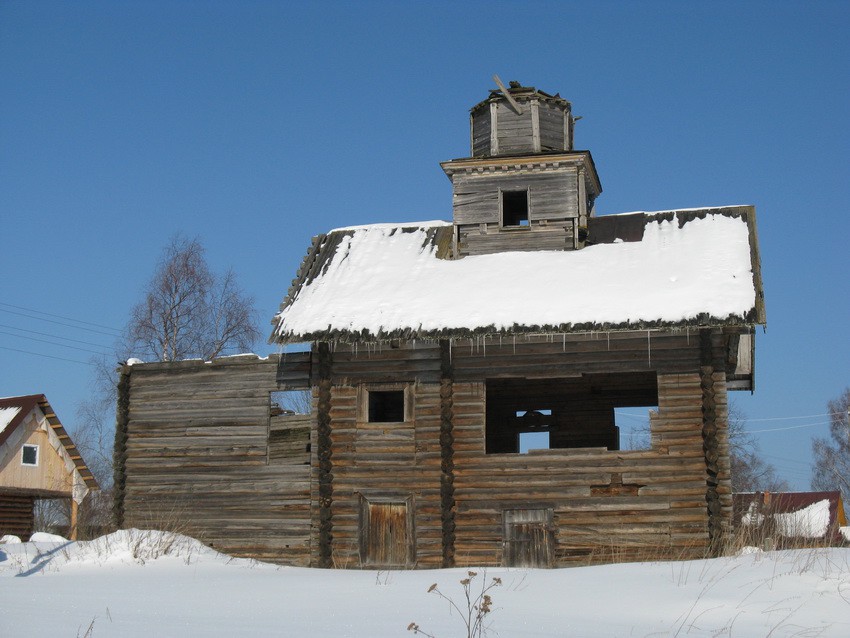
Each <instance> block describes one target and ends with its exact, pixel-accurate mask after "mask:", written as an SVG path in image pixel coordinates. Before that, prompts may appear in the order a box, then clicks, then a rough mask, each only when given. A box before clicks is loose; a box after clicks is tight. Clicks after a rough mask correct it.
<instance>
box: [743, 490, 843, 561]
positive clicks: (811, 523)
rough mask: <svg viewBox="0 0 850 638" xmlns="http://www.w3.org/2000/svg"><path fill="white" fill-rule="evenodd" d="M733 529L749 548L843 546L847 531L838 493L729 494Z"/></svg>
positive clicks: (841, 501)
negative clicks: (751, 546)
mask: <svg viewBox="0 0 850 638" xmlns="http://www.w3.org/2000/svg"><path fill="white" fill-rule="evenodd" d="M732 497H733V498H732V502H733V506H734V510H733V512H734V515H733V521H734V524H735V528H736V530H737V531H738V533H739V534H741V535H742V536H743V537H744V540H745V541H747V542H749V544H751V545H758V546H763V545H767V546H769V547H777V548H786V547H806V546H813V545H843V544H845V543H847V542H848V541H850V528H848V526H847V516H846V514H845V511H844V502H843V500H842V498H841V492H840V491H837V490H836V491H834V492H745V493H740V494H733V495H732Z"/></svg>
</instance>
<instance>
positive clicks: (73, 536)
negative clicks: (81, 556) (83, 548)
mask: <svg viewBox="0 0 850 638" xmlns="http://www.w3.org/2000/svg"><path fill="white" fill-rule="evenodd" d="M79 509H80V506H79V505H77V501H75V500H74V497H73V496H72V497H71V527H70V528H69V529H68V539H69V540H72V541H75V540H77V515H78V514H79Z"/></svg>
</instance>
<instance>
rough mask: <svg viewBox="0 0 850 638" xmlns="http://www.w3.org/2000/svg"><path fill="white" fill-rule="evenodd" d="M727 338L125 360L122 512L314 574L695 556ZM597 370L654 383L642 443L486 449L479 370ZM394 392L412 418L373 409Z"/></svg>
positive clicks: (727, 505)
mask: <svg viewBox="0 0 850 638" xmlns="http://www.w3.org/2000/svg"><path fill="white" fill-rule="evenodd" d="M728 341H729V337H728V336H726V335H724V334H723V333H722V332H721V331H720V330H714V331H704V332H702V333H697V332H688V331H680V332H665V333H662V332H649V331H635V332H630V333H610V334H607V333H594V334H579V335H556V336H553V335H549V336H538V337H533V336H532V337H518V338H516V339H514V338H513V337H507V338H501V339H500V338H498V337H496V338H486V339H484V338H478V339H461V340H452V341H449V340H444V341H443V342H440V343H438V342H421V341H420V342H415V343H414V342H400V343H398V344H395V345H396V347H393V346H392V345H391V344H383V345H381V346H367V345H362V344H361V345H358V346H357V347H353V346H343V345H339V344H337V345H336V346H335V347H331V344H319V345H318V346H317V348H316V349H315V350H314V352H313V353H312V354H311V353H303V354H301V355H297V356H294V357H293V356H292V355H289V356H290V357H291V358H290V360H288V361H286V362H278V361H277V360H276V359H274V358H273V359H270V360H258V359H256V358H255V357H251V358H231V359H223V360H219V361H216V362H213V363H200V362H184V363H171V364H144V365H139V366H132V367H127V368H125V370H124V377H123V378H124V379H125V381H126V382H125V383H124V384H123V387H124V389H123V390H122V398H123V400H124V401H125V404H126V406H127V407H126V409H124V410H123V411H120V412H119V414H124V419H125V424H124V425H123V426H122V428H119V429H120V438H121V440H122V441H123V448H124V450H125V452H124V456H125V460H124V462H123V467H124V476H123V500H122V502H121V507H123V511H124V525H125V526H144V527H150V526H155V527H175V528H177V529H179V530H181V531H185V532H188V533H190V534H194V535H196V536H198V537H199V538H201V539H202V540H204V541H206V542H208V543H210V544H212V545H213V546H215V547H216V548H218V549H220V550H222V551H225V552H228V553H231V554H235V555H242V556H254V557H257V558H262V559H267V560H274V561H277V562H281V563H286V564H295V565H307V564H311V565H314V566H323V567H353V568H357V567H362V566H378V567H380V566H382V565H379V563H380V562H381V561H386V560H389V561H393V562H394V564H393V566H397V567H419V568H424V567H441V566H451V565H476V564H478V565H480V564H500V563H502V562H503V561H505V560H506V554H505V548H506V546H507V545H506V542H509V543H511V545H510V547H511V548H512V549H511V551H512V552H513V553H512V554H511V555H513V556H521V557H522V560H523V561H524V562H529V561H530V562H531V563H533V564H542V563H545V564H551V565H568V564H574V563H577V562H581V563H586V562H605V561H608V560H611V559H612V558H618V559H628V558H641V557H646V556H647V555H649V556H653V557H678V556H698V555H703V554H705V553H706V552H707V551H709V550H710V549H711V548H712V547H716V546H718V542H719V540H720V539H722V534H723V533H724V531H725V529H726V528H727V527H728V521H729V520H730V518H731V488H730V478H729V464H728V436H727V426H726V421H727V397H726V383H725V372H724V366H725V364H726V361H725V355H726V349H727V347H728ZM635 373H640V374H635ZM588 374H606V375H609V376H608V377H606V378H607V381H606V382H607V383H608V384H609V385H610V383H611V380H612V379H614V380H616V379H617V378H618V377H617V375H619V374H622V375H623V377H622V378H623V379H624V380H625V381H624V383H626V384H628V383H629V381H628V380H629V379H630V378H631V379H635V380H638V379H640V381H639V382H638V381H635V382H634V383H635V384H637V385H636V386H635V388H631V390H635V389H637V390H638V391H639V393H645V391H646V390H645V389H646V387H647V384H646V379H647V378H648V377H647V375H649V378H650V379H652V378H654V379H655V380H656V381H657V395H658V412H657V415H656V416H655V417H653V421H652V424H651V430H652V431H651V449H649V450H642V451H616V450H609V449H605V448H604V447H597V448H575V449H549V450H539V451H533V452H530V453H528V454H519V453H491V454H488V453H486V438H487V437H486V427H487V418H486V415H487V380H491V381H492V380H500V379H522V378H525V379H565V380H569V379H575V380H576V381H581V379H582V378H583V375H588ZM310 375H312V377H310ZM282 380H284V381H285V383H282ZM308 386H312V388H313V390H312V403H313V410H312V415H311V416H309V417H306V418H305V417H304V416H300V415H291V416H290V415H282V414H278V413H277V412H275V411H273V410H270V403H269V393H270V392H274V391H277V390H281V389H287V388H292V387H308ZM638 386H639V387H638ZM505 387H508V388H510V387H511V386H510V385H508V386H505ZM398 389H404V396H405V410H404V415H405V416H404V421H402V422H398V423H384V422H378V423H375V422H370V421H369V417H368V404H369V402H368V393H369V392H370V391H380V392H386V391H388V390H389V391H396V390H398ZM624 390H626V392H625V394H624V396H627V395H628V391H630V388H624ZM606 396H609V397H610V392H609V393H608V394H607V395H606ZM308 427H309V437H310V438H309V441H307V440H304V439H305V438H306V437H307V436H308ZM308 444H309V448H308V447H307V445H308ZM116 449H118V448H116ZM308 449H309V452H308V451H307V450H308ZM548 521H551V523H549V522H548ZM402 526H403V529H402ZM381 534H383V535H385V536H386V538H387V539H388V542H390V543H392V546H391V548H390V550H388V551H386V552H381V551H378V548H379V539H378V536H376V535H381ZM508 537H510V538H508ZM525 537H530V538H532V541H531V544H528V543H526V541H525V540H523V539H524V538H525ZM524 543H525V544H524ZM405 544H406V545H407V546H408V547H407V551H405V549H404V545H405ZM535 547H537V548H538V549H540V554H539V555H537V554H535V553H534V551H536V550H535ZM543 550H545V551H543ZM397 562H401V563H403V564H395V563H397ZM386 566H388V565H386Z"/></svg>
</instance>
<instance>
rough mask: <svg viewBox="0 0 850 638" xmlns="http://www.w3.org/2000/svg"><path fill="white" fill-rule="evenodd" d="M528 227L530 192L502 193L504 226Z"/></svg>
mask: <svg viewBox="0 0 850 638" xmlns="http://www.w3.org/2000/svg"><path fill="white" fill-rule="evenodd" d="M528 225H529V221H528V191H527V190H523V191H502V226H528Z"/></svg>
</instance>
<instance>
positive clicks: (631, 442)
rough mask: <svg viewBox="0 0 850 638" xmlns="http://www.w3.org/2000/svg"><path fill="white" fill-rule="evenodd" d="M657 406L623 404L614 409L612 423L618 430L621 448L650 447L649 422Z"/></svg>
mask: <svg viewBox="0 0 850 638" xmlns="http://www.w3.org/2000/svg"><path fill="white" fill-rule="evenodd" d="M657 414H658V406H657V405H653V406H649V407H647V406H623V407H618V408H615V409H614V424H615V425H616V426H617V429H618V430H619V431H620V449H621V450H650V449H652V437H651V436H650V432H651V429H652V428H651V423H652V419H653V418H654V417H655V415H657Z"/></svg>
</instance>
